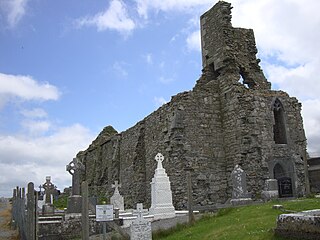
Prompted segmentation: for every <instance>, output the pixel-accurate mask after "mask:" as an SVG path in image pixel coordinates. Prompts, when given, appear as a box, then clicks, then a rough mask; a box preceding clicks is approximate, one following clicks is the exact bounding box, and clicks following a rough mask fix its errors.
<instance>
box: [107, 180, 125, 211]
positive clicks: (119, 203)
mask: <svg viewBox="0 0 320 240" xmlns="http://www.w3.org/2000/svg"><path fill="white" fill-rule="evenodd" d="M111 187H112V188H114V193H113V195H112V197H111V198H110V203H111V204H113V208H114V209H119V210H122V211H123V210H124V200H123V197H122V196H121V194H120V192H119V187H121V184H119V183H118V181H114V184H112V185H111Z"/></svg>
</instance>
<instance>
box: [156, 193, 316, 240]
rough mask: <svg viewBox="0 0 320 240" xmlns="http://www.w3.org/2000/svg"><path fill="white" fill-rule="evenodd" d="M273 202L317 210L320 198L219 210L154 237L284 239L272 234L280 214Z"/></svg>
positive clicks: (218, 239)
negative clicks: (190, 224) (191, 223)
mask: <svg viewBox="0 0 320 240" xmlns="http://www.w3.org/2000/svg"><path fill="white" fill-rule="evenodd" d="M275 204H281V205H283V206H284V208H285V209H286V210H293V211H303V210H310V209H316V208H317V209H320V199H316V198H312V199H311V198H304V199H297V200H291V201H285V202H283V201H281V202H278V201H273V202H269V203H265V204H261V205H252V206H244V207H237V208H227V209H221V210H219V212H218V213H217V214H216V215H205V216H204V217H203V218H201V219H200V220H199V221H197V222H196V223H195V224H194V225H193V226H187V225H179V226H177V227H176V228H174V229H170V230H167V231H161V232H158V233H156V234H154V236H153V239H166V240H181V239H192V240H197V239H201V240H206V239H207V240H212V239H215V240H247V239H250V240H251V239H252V240H283V239H284V238H280V237H275V236H274V234H273V229H274V228H275V227H276V218H277V216H278V215H279V214H282V213H283V212H281V211H280V210H277V209H272V206H273V205H275Z"/></svg>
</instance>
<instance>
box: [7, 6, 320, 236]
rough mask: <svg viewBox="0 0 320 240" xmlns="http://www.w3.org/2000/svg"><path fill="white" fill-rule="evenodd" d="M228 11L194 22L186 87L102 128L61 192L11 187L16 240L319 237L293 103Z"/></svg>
mask: <svg viewBox="0 0 320 240" xmlns="http://www.w3.org/2000/svg"><path fill="white" fill-rule="evenodd" d="M231 9H232V7H231V4H230V3H227V2H224V1H219V2H217V3H216V4H215V5H214V6H213V7H212V9H210V10H208V11H207V12H206V13H204V14H203V15H202V16H201V19H200V24H201V37H202V40H201V41H202V60H203V63H202V64H203V70H202V75H201V77H200V78H199V79H198V80H197V82H196V85H195V87H194V88H193V89H192V90H190V91H188V92H184V93H180V94H178V95H176V96H174V97H172V100H171V102H169V103H167V104H165V105H163V106H161V107H160V108H159V109H158V110H156V111H155V112H153V113H152V114H150V115H149V116H147V117H146V118H144V119H143V120H141V121H140V122H138V123H137V124H136V125H135V126H133V127H132V128H130V129H128V130H126V131H124V132H121V133H118V132H117V131H115V130H114V129H113V127H112V126H108V127H106V128H104V130H103V131H102V132H101V133H100V134H99V135H98V136H97V138H96V139H95V140H94V141H93V142H92V144H91V145H90V146H89V147H88V148H87V149H86V150H85V151H80V152H79V153H78V154H77V155H76V156H75V157H74V158H73V159H72V160H71V161H70V160H69V161H70V162H69V163H68V161H67V162H66V168H65V170H66V172H68V173H69V174H70V179H71V182H72V186H71V188H67V189H65V190H63V192H62V191H60V190H59V189H58V187H57V186H56V185H55V183H54V182H55V179H52V178H51V176H44V181H43V184H41V185H40V186H39V187H37V186H35V185H34V183H33V182H29V184H28V186H27V188H25V187H20V186H17V187H16V188H14V189H13V193H12V223H11V224H12V226H13V227H14V228H16V229H18V231H19V233H20V237H21V239H26V240H35V239H39V240H58V239H61V240H63V239H66V240H67V239H85V240H89V239H132V240H151V239H279V240H280V239H285V238H288V239H291V238H295V237H296V238H297V239H300V238H301V239H319V237H320V230H319V229H320V225H319V224H320V209H319V208H320V207H319V206H320V205H319V204H320V198H319V196H317V197H313V198H311V197H310V196H311V191H310V181H309V178H308V164H307V152H306V144H307V143H306V137H305V134H304V128H303V124H302V117H301V104H300V103H299V102H298V100H297V99H296V98H294V97H290V96H289V95H288V94H287V93H285V92H283V91H280V90H271V83H270V82H268V81H267V79H266V78H265V76H264V74H263V72H262V69H261V68H260V66H259V62H260V60H259V59H257V58H256V54H257V48H256V45H255V39H254V34H253V31H252V30H251V29H243V28H234V27H233V26H232V25H231ZM239 79H242V82H239ZM315 170H318V169H317V168H316V169H315ZM312 186H315V185H312ZM38 188H39V189H40V190H37V189H38ZM314 189H316V187H314ZM318 190H319V189H318ZM314 191H317V189H316V190H314ZM59 201H60V203H61V205H57V203H58V202H59ZM317 208H318V210H317Z"/></svg>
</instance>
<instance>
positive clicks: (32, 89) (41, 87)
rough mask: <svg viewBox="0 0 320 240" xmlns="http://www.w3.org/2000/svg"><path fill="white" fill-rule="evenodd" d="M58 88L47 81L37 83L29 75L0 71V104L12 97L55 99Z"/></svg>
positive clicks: (57, 96) (58, 93)
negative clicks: (9, 73)
mask: <svg viewBox="0 0 320 240" xmlns="http://www.w3.org/2000/svg"><path fill="white" fill-rule="evenodd" d="M59 96H60V92H59V90H58V89H57V88H56V87H55V86H53V85H50V84H49V83H39V82H37V81H36V80H34V79H33V78H32V77H30V76H21V75H8V74H3V73H0V101H1V103H0V105H3V104H5V102H6V101H8V100H10V99H12V98H18V99H20V100H23V101H26V100H40V101H45V100H57V99H58V98H59Z"/></svg>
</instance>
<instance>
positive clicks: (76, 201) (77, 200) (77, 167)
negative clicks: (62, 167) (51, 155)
mask: <svg viewBox="0 0 320 240" xmlns="http://www.w3.org/2000/svg"><path fill="white" fill-rule="evenodd" d="M66 170H67V171H68V172H69V173H70V174H71V175H72V191H71V196H70V197H69V198H68V203H67V213H81V204H82V199H81V195H80V182H81V176H82V174H83V172H84V170H85V168H84V165H83V164H82V163H81V162H80V161H79V159H77V158H73V160H72V161H71V162H70V163H69V164H68V165H67V166H66Z"/></svg>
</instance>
